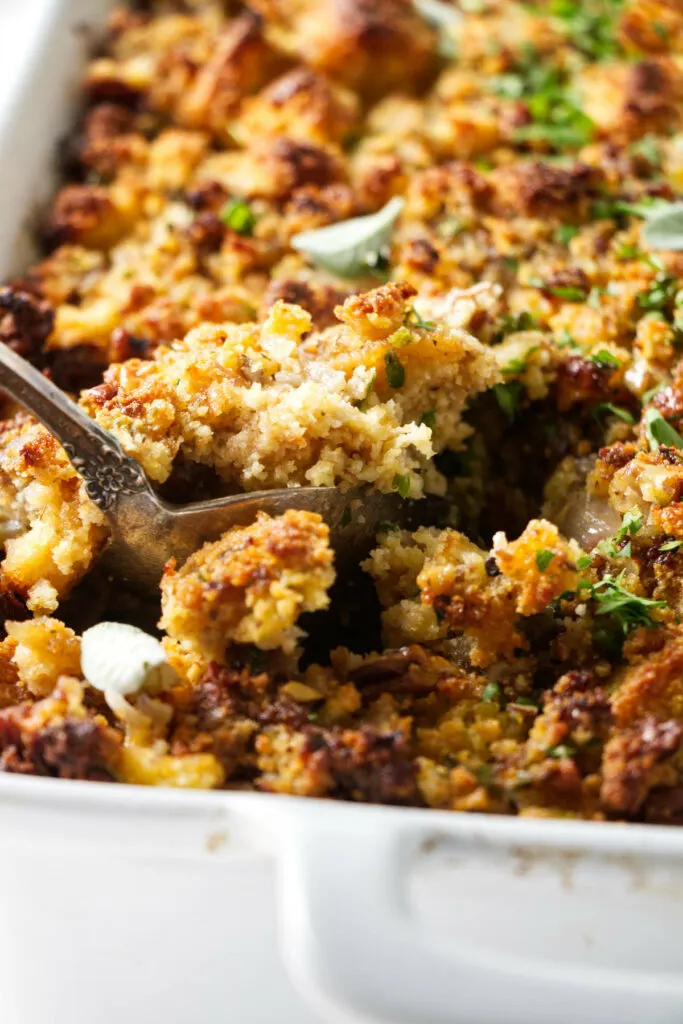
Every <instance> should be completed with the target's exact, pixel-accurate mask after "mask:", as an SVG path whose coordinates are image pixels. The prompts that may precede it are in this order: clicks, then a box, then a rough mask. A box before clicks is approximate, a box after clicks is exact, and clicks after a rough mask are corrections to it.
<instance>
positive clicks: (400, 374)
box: [384, 350, 406, 388]
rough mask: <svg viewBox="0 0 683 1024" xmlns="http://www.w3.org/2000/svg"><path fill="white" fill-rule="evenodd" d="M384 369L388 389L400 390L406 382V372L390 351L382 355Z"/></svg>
mask: <svg viewBox="0 0 683 1024" xmlns="http://www.w3.org/2000/svg"><path fill="white" fill-rule="evenodd" d="M384 368H385V370H386V375H387V383H388V384H389V387H390V388H402V387H403V385H404V384H405V382H406V371H405V367H404V365H403V363H402V362H401V360H400V359H399V358H398V356H397V355H396V353H395V352H394V351H393V350H392V351H390V352H386V353H385V355H384Z"/></svg>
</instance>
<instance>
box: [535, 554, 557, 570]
mask: <svg viewBox="0 0 683 1024" xmlns="http://www.w3.org/2000/svg"><path fill="white" fill-rule="evenodd" d="M554 557H555V552H554V551H550V550H549V549H548V548H539V550H538V551H537V552H536V565H537V566H538V568H539V570H540V571H541V572H545V571H546V569H547V568H548V566H549V565H550V563H551V562H552V560H553V558H554Z"/></svg>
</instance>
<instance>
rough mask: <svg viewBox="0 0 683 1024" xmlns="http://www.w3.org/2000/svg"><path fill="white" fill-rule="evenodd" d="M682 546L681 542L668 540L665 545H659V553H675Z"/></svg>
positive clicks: (682, 541) (682, 542)
mask: <svg viewBox="0 0 683 1024" xmlns="http://www.w3.org/2000/svg"><path fill="white" fill-rule="evenodd" d="M681 544H683V540H668V541H667V542H666V544H660V546H659V550H660V551H677V550H678V548H680V546H681Z"/></svg>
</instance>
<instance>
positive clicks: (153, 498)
mask: <svg viewBox="0 0 683 1024" xmlns="http://www.w3.org/2000/svg"><path fill="white" fill-rule="evenodd" d="M0 386H1V387H2V388H3V389H4V390H5V391H6V392H8V393H9V394H10V395H11V396H12V398H14V399H15V401H17V402H18V403H19V404H20V405H22V406H23V407H24V408H25V409H27V410H28V411H29V412H30V413H32V414H33V415H34V416H35V417H36V419H38V420H40V421H41V423H43V424H44V425H45V426H46V427H47V429H48V430H49V431H50V432H51V433H52V434H54V436H55V437H56V438H57V440H58V441H59V442H60V443H61V445H62V447H63V448H64V451H65V452H66V454H67V455H68V457H69V459H70V460H71V464H72V465H73V467H74V469H75V470H76V471H77V472H78V473H79V474H80V475H81V477H82V478H83V480H84V481H85V489H86V491H87V494H88V496H89V497H90V498H91V500H92V501H94V502H95V504H96V505H98V506H99V508H100V509H101V510H102V511H103V512H104V513H105V515H106V516H107V519H108V520H109V524H110V526H111V539H110V542H109V546H108V548H107V551H106V552H105V555H106V558H107V564H108V566H109V568H110V570H111V572H112V573H113V574H115V575H116V576H117V577H119V578H121V579H125V580H126V581H128V582H129V583H131V584H134V585H137V586H139V587H141V588H142V589H144V590H147V591H157V589H158V586H159V580H160V579H161V575H162V572H163V568H164V565H165V564H166V562H167V561H168V559H169V558H171V557H172V556H175V558H176V559H177V560H178V562H179V563H182V562H183V561H184V560H185V559H186V558H187V556H188V555H190V554H191V553H192V552H193V551H196V550H197V548H199V547H201V545H202V544H203V543H204V542H205V541H209V540H216V538H217V537H219V536H220V535H221V533H223V532H224V531H225V530H228V529H230V527H232V526H245V525H247V524H248V523H251V522H253V520H254V518H255V516H256V513H257V512H259V511H263V512H268V513H269V514H270V515H273V516H275V515H280V514H281V513H282V512H285V511H286V510H287V509H290V508H294V509H305V510H308V511H311V512H318V513H319V514H320V515H321V516H322V518H323V519H324V520H325V522H326V523H327V524H328V526H329V527H330V533H331V542H332V545H333V547H334V549H335V553H336V561H337V564H338V565H339V563H340V562H341V563H342V565H343V564H344V563H346V564H347V565H348V564H350V563H351V564H352V563H353V562H354V561H356V562H357V561H358V560H359V559H360V558H362V557H363V556H364V555H365V554H367V552H368V551H369V550H370V547H371V546H372V543H373V541H374V538H375V534H376V532H377V528H378V524H379V523H380V522H382V521H383V520H388V521H392V522H397V523H402V524H406V525H408V524H409V523H410V522H411V519H412V518H413V517H414V506H415V505H419V506H420V512H427V511H428V509H429V512H430V518H433V516H434V514H435V511H436V509H435V506H434V505H433V504H432V502H431V501H429V502H426V501H424V500H423V501H420V502H410V501H402V500H401V499H400V498H399V496H398V495H396V494H380V493H379V492H378V491H374V490H372V489H370V488H367V487H364V488H357V489H355V490H353V491H346V492H342V491H340V490H339V489H338V488H337V487H290V488H286V489H283V490H271V491H255V492H251V493H246V494H238V495H234V496H231V497H226V498H217V499H214V500H212V501H202V502H196V503H195V504H190V505H171V504H170V503H169V502H167V501H164V500H163V499H162V498H160V497H159V496H158V495H157V494H156V493H155V492H154V490H153V488H152V486H151V484H150V482H149V480H148V479H147V476H146V475H145V473H144V471H143V469H142V467H141V466H140V465H139V464H138V463H137V462H136V461H135V460H134V459H131V458H130V457H129V456H128V455H126V454H125V452H124V451H123V449H122V448H121V445H120V444H119V442H118V441H117V440H116V438H115V437H114V436H113V434H110V433H109V431H107V430H104V429H103V428H102V427H100V426H99V425H98V424H97V423H95V422H94V421H93V420H91V419H90V417H89V416H87V415H86V414H85V413H84V412H83V411H82V410H81V409H80V408H79V407H78V406H77V405H76V404H75V402H73V401H72V400H71V399H70V398H69V397H68V396H67V395H65V394H64V392H63V391H61V390H60V389H59V388H58V387H56V386H55V385H54V384H53V383H52V382H51V381H49V380H48V379H47V378H46V377H44V376H43V375H42V374H41V373H40V372H39V371H38V370H36V369H35V367H33V366H32V365H31V364H30V363H28V362H27V361H26V360H25V359H22V357H21V356H19V355H17V354H16V352H13V351H12V350H11V349H9V348H8V347H7V346H6V345H4V344H1V343H0ZM358 498H360V499H361V500H360V504H358V503H357V501H356V499H358ZM438 511H441V509H439V510H438ZM437 514H438V512H437ZM420 521H421V522H423V521H424V515H420Z"/></svg>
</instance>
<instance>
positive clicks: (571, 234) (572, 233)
mask: <svg viewBox="0 0 683 1024" xmlns="http://www.w3.org/2000/svg"><path fill="white" fill-rule="evenodd" d="M578 233H579V229H578V228H575V227H574V225H573V224H561V225H560V226H559V228H558V229H557V231H556V232H555V238H556V239H557V241H558V242H559V243H560V245H569V243H570V242H571V240H572V238H576V236H577V235H578Z"/></svg>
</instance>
